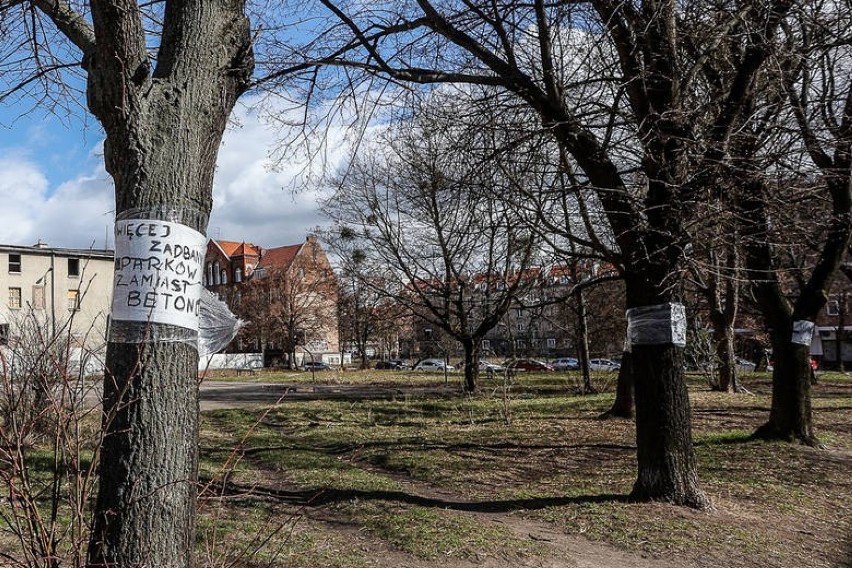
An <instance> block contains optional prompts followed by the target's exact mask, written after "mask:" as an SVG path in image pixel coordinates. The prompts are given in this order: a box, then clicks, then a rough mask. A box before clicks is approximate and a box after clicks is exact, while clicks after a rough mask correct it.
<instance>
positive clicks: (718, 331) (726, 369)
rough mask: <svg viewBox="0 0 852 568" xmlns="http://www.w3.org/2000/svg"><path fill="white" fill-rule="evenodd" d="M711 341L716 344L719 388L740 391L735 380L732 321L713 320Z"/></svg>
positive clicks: (727, 390)
mask: <svg viewBox="0 0 852 568" xmlns="http://www.w3.org/2000/svg"><path fill="white" fill-rule="evenodd" d="M713 341H714V343H715V344H716V361H717V362H718V364H719V390H720V391H722V392H740V385H739V381H738V380H737V360H736V356H735V351H734V326H733V322H718V323H717V322H716V321H715V318H714V322H713Z"/></svg>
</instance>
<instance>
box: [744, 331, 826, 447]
mask: <svg viewBox="0 0 852 568" xmlns="http://www.w3.org/2000/svg"><path fill="white" fill-rule="evenodd" d="M790 329H792V322H791V325H790V327H789V328H787V329H786V330H784V331H786V333H784V331H781V332H775V331H774V330H773V332H772V340H773V341H772V351H773V357H774V359H775V362H774V367H773V370H772V408H771V410H770V411H769V420H768V421H767V422H766V423H765V424H763V425H762V426H761V427H760V428H758V429H757V431H755V433H754V437H755V438H758V439H763V440H785V441H789V442H800V443H803V444H807V445H809V446H815V445H818V443H819V442H818V440H817V438H816V436H815V435H814V430H813V422H812V413H811V381H810V379H811V373H812V369H811V363H810V346H809V345H800V344H797V343H793V342H792V341H791V333H790Z"/></svg>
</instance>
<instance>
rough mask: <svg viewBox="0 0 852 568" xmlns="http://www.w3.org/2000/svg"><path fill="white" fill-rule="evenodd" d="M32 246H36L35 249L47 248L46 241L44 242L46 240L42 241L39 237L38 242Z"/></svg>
mask: <svg viewBox="0 0 852 568" xmlns="http://www.w3.org/2000/svg"><path fill="white" fill-rule="evenodd" d="M33 248H37V249H46V248H47V243H46V242H44V241H43V240H41V238H39V240H38V242H37V243H36V244H34V245H33Z"/></svg>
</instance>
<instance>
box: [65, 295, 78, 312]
mask: <svg viewBox="0 0 852 568" xmlns="http://www.w3.org/2000/svg"><path fill="white" fill-rule="evenodd" d="M68 309H69V310H71V311H75V310H79V309H80V291H79V290H68Z"/></svg>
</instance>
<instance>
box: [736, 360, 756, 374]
mask: <svg viewBox="0 0 852 568" xmlns="http://www.w3.org/2000/svg"><path fill="white" fill-rule="evenodd" d="M737 368H738V369H739V370H740V371H754V369H755V364H754V362H753V361H749V360H748V359H743V358H742V357H737Z"/></svg>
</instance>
